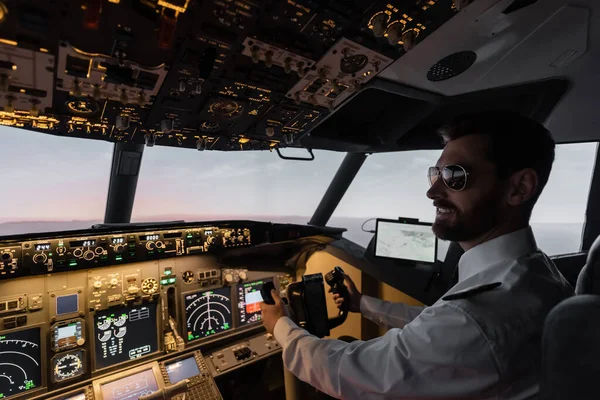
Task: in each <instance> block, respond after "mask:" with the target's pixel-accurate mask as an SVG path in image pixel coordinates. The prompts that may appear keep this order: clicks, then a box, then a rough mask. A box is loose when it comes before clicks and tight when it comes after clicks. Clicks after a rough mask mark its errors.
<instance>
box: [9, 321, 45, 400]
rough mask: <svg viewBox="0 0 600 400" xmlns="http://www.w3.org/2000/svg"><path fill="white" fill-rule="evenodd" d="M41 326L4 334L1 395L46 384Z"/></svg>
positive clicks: (24, 390)
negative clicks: (41, 358)
mask: <svg viewBox="0 0 600 400" xmlns="http://www.w3.org/2000/svg"><path fill="white" fill-rule="evenodd" d="M40 355H41V351H40V328H31V329H26V330H22V331H18V332H11V333H3V334H0V378H1V379H0V399H5V398H10V397H11V396H14V395H16V394H18V393H22V392H26V391H28V390H33V389H37V388H39V387H40V386H41V385H42V366H41V364H40Z"/></svg>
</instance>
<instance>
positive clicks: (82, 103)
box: [65, 98, 99, 115]
mask: <svg viewBox="0 0 600 400" xmlns="http://www.w3.org/2000/svg"><path fill="white" fill-rule="evenodd" d="M65 104H66V106H67V109H68V110H69V111H70V112H71V113H72V114H75V115H91V114H94V113H96V112H98V110H99V106H98V103H96V102H95V101H94V100H92V99H90V98H87V99H79V100H71V101H67V102H66V103H65Z"/></svg>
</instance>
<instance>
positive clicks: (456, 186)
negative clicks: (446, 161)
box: [442, 165, 467, 190]
mask: <svg viewBox="0 0 600 400" xmlns="http://www.w3.org/2000/svg"><path fill="white" fill-rule="evenodd" d="M442 179H444V182H446V185H448V187H449V188H450V189H452V190H463V189H464V188H465V186H467V173H466V171H465V170H464V168H462V167H461V166H459V165H448V166H446V167H444V169H443V171H442Z"/></svg>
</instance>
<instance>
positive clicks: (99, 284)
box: [93, 281, 102, 289]
mask: <svg viewBox="0 0 600 400" xmlns="http://www.w3.org/2000/svg"><path fill="white" fill-rule="evenodd" d="M93 286H94V289H102V281H94V284H93Z"/></svg>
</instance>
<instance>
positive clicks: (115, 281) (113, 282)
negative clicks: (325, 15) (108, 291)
mask: <svg viewBox="0 0 600 400" xmlns="http://www.w3.org/2000/svg"><path fill="white" fill-rule="evenodd" d="M118 284H119V280H118V279H117V278H112V279H111V280H110V286H112V287H116V286H117V285H118Z"/></svg>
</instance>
